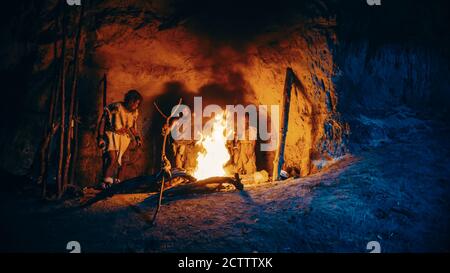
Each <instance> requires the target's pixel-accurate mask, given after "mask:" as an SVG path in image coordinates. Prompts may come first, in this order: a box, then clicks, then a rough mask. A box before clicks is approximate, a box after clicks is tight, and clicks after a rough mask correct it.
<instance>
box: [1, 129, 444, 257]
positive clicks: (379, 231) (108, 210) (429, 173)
mask: <svg viewBox="0 0 450 273" xmlns="http://www.w3.org/2000/svg"><path fill="white" fill-rule="evenodd" d="M421 128H422V129H419V130H414V132H412V133H409V134H402V135H403V136H404V137H398V138H396V140H395V141H391V142H388V143H385V144H384V145H379V146H377V147H376V148H367V149H365V150H361V152H358V154H357V155H353V156H347V157H345V158H344V159H343V160H341V161H340V162H338V163H337V164H335V165H333V166H332V167H330V168H329V169H328V170H324V171H323V172H322V173H319V174H316V175H313V176H310V177H307V178H301V179H297V180H291V181H283V182H278V183H270V184H265V185H259V186H253V187H247V188H246V189H245V191H242V192H239V191H231V192H217V193H208V194H181V195H173V196H170V197H168V198H166V199H164V201H163V207H162V210H161V212H160V215H159V218H158V222H157V225H156V226H152V225H151V224H150V221H151V218H152V215H153V212H154V209H155V204H156V200H155V199H154V198H153V195H154V194H153V193H134V194H130V193H128V194H116V195H114V196H112V197H110V198H105V199H103V200H100V201H98V202H96V203H94V204H92V205H90V206H88V207H85V208H83V209H73V208H72V209H71V208H68V207H71V206H75V205H79V201H80V200H71V201H66V202H64V203H62V204H48V203H42V201H39V200H38V199H36V198H33V197H30V196H29V194H28V193H26V192H22V193H20V194H11V193H5V192H3V193H2V194H1V202H2V205H1V219H2V223H1V238H0V239H1V241H2V243H1V244H0V250H1V251H18V252H34V251H39V252H67V250H66V244H67V242H69V241H78V242H80V244H81V248H82V251H83V252H368V250H366V245H367V243H368V242H369V241H378V242H380V244H381V251H382V252H423V251H433V252H436V251H447V252H448V251H449V250H450V239H449V227H450V221H449V213H448V212H449V211H450V210H449V208H450V205H449V200H448V196H449V193H450V187H449V185H450V184H449V178H448V174H449V173H450V165H449V164H448V162H447V160H448V157H449V154H450V148H449V144H448V141H447V140H446V138H445V137H444V136H445V135H447V133H448V131H445V132H444V131H441V129H438V128H434V127H429V126H424V127H421Z"/></svg>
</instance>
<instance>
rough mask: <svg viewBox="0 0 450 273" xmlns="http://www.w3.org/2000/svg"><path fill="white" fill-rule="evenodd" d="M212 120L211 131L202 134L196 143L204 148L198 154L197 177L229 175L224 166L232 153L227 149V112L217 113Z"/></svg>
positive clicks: (195, 173)
mask: <svg viewBox="0 0 450 273" xmlns="http://www.w3.org/2000/svg"><path fill="white" fill-rule="evenodd" d="M210 122H212V126H211V131H210V133H209V134H207V135H202V138H201V139H200V140H199V141H198V142H197V143H196V145H199V146H201V148H202V150H201V151H200V152H198V154H197V167H196V170H195V171H194V173H193V176H194V177H195V178H197V179H206V178H209V177H214V176H225V175H227V172H226V171H225V168H224V166H225V164H226V163H227V162H228V161H229V160H230V153H229V152H228V149H227V135H226V129H227V126H226V125H227V124H226V118H225V114H224V113H221V114H217V115H216V116H215V118H214V119H213V120H211V121H210ZM203 134H205V132H203Z"/></svg>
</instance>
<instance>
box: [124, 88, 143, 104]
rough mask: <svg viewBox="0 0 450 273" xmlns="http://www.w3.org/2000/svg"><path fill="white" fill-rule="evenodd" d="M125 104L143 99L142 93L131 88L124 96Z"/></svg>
mask: <svg viewBox="0 0 450 273" xmlns="http://www.w3.org/2000/svg"><path fill="white" fill-rule="evenodd" d="M124 101H125V104H130V103H133V102H136V101H140V102H142V101H143V98H142V95H141V94H140V93H139V91H137V90H134V89H133V90H130V91H128V92H127V93H126V94H125V98H124Z"/></svg>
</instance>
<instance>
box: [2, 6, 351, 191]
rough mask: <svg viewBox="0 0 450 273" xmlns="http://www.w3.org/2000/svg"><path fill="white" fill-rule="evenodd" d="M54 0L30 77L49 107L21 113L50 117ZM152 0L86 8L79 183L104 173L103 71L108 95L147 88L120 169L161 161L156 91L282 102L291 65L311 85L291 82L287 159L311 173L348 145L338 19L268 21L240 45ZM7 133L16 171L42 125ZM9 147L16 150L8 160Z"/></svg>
mask: <svg viewBox="0 0 450 273" xmlns="http://www.w3.org/2000/svg"><path fill="white" fill-rule="evenodd" d="M49 3H51V2H49ZM53 3H54V2H53ZM52 8H54V6H52V5H51V4H48V6H44V7H43V9H42V10H43V11H42V12H43V13H44V14H47V16H44V17H43V18H44V19H42V20H43V21H42V22H41V24H40V26H41V31H40V32H39V31H38V32H37V33H38V34H37V35H36V37H35V40H36V41H38V42H36V44H34V46H35V48H36V50H37V52H38V54H37V56H36V58H35V62H34V66H33V69H32V71H31V78H32V80H31V82H30V85H31V86H35V83H36V82H38V81H43V82H42V85H40V86H39V87H35V88H31V89H30V88H28V89H27V96H28V101H29V103H30V104H33V109H37V111H39V112H42V113H43V114H42V116H40V118H37V117H36V116H35V115H31V114H26V115H24V116H23V117H22V118H23V119H24V122H25V123H27V122H30V120H32V119H33V120H34V119H39V120H40V122H42V123H45V121H43V119H45V113H46V111H47V108H48V102H49V99H48V97H49V89H50V86H51V77H49V78H46V79H45V80H44V79H42V78H41V77H40V75H47V74H49V73H51V71H52V70H51V68H52V61H53V57H52V56H53V50H54V49H53V42H54V39H51V37H52V36H51V33H52V32H51V30H52V28H51V20H52V17H51V15H50V10H52ZM153 8H154V7H152V6H151V5H145V4H143V2H140V1H127V2H126V3H125V2H116V3H114V2H108V3H107V4H106V3H99V4H98V5H96V6H95V7H93V8H91V9H89V10H87V14H86V18H87V19H86V22H85V27H84V31H83V35H82V37H83V39H82V41H83V43H82V44H83V47H82V54H81V56H82V62H81V67H80V84H79V96H80V118H81V125H80V126H81V127H80V136H79V139H80V150H79V157H78V163H77V168H76V169H77V175H76V177H77V181H78V182H79V183H80V184H81V185H92V184H95V183H96V181H98V179H99V174H100V168H101V154H100V151H99V150H98V149H97V148H96V145H95V129H96V123H97V120H98V118H99V115H100V112H101V106H102V103H103V102H102V93H101V87H100V86H99V83H100V80H101V78H102V76H103V74H106V75H107V79H108V86H107V90H108V92H107V103H110V102H114V101H117V100H121V99H122V98H123V95H124V93H125V92H126V91H128V90H129V89H138V90H139V91H140V92H141V93H142V94H143V95H144V98H145V101H144V103H143V105H142V109H141V116H140V119H139V127H140V129H141V130H142V132H143V136H144V146H143V149H142V150H133V149H132V151H130V154H129V155H127V156H128V158H129V162H130V165H129V166H127V168H125V170H124V173H123V174H122V175H123V179H126V178H129V177H133V176H136V175H142V174H149V173H152V172H154V171H155V170H156V169H157V168H158V166H159V162H158V161H159V160H158V158H159V151H160V143H161V137H160V128H161V125H162V120H161V118H160V116H158V115H157V114H156V113H155V109H154V107H153V102H154V101H157V102H158V104H160V105H162V108H164V110H165V111H167V110H168V109H170V108H171V107H172V105H174V104H175V103H176V101H177V100H178V98H179V97H183V98H184V101H185V102H186V103H187V104H189V103H191V102H192V98H193V96H202V97H203V98H204V100H205V103H217V104H220V105H224V104H243V105H246V104H256V105H260V104H263V105H272V104H281V98H282V92H283V86H284V80H285V79H284V77H285V70H286V68H287V67H292V69H293V70H294V72H295V73H296V75H297V76H298V77H299V79H300V80H301V81H302V83H303V84H304V85H305V87H306V91H305V92H299V91H294V92H293V97H292V106H291V111H290V121H289V130H288V135H287V144H286V166H285V167H286V168H288V167H291V168H292V167H295V168H299V169H300V172H301V174H302V175H303V176H304V175H309V174H311V173H314V172H317V171H318V170H320V168H321V167H323V166H324V165H326V163H327V162H332V161H333V160H334V159H336V158H338V157H339V156H341V155H343V154H344V153H345V136H346V134H347V132H348V128H347V127H346V126H345V125H343V123H342V122H341V121H340V117H339V113H338V112H337V105H338V99H337V96H336V90H335V85H334V83H333V76H334V72H335V63H334V60H333V52H332V48H333V46H332V45H333V44H334V43H336V38H335V35H334V27H335V21H334V20H332V19H322V18H320V17H317V18H313V19H302V20H299V21H297V22H296V23H295V24H291V25H290V27H289V28H282V29H276V30H274V31H268V32H267V33H264V34H262V35H258V36H255V37H252V39H251V41H250V42H248V43H246V44H245V45H242V46H235V45H233V44H231V43H230V44H228V43H227V42H226V41H225V42H224V41H220V42H218V41H216V40H215V39H213V38H211V37H208V36H206V35H201V34H198V33H195V32H193V31H192V30H191V29H190V28H189V26H188V25H184V24H174V25H170V26H168V27H164V28H161V25H162V24H163V23H164V22H163V20H162V19H161V16H159V15H158V14H157V13H156V12H155V11H154V9H153ZM73 29H74V28H73V27H70V26H69V33H72V34H73V31H74V30H73ZM71 31H72V32H71ZM49 37H50V38H49ZM44 38H46V39H44ZM70 48H71V45H70V44H69V49H68V50H69V51H70ZM68 58H70V56H69V57H68ZM30 90H32V91H30ZM36 97H39V98H40V99H35V98H36ZM25 111H27V110H25ZM34 124H36V123H34ZM24 135H27V138H26V139H27V141H30V143H29V144H27V145H26V146H27V147H28V148H27V149H28V150H29V153H27V154H26V155H25V154H24V153H23V152H22V151H23V149H24V143H23V141H24V139H25V138H24ZM28 135H29V136H28ZM5 138H9V139H10V140H11V139H12V140H13V141H12V143H11V145H9V146H8V147H6V148H4V149H3V150H2V158H4V159H5V160H2V162H1V165H2V168H5V169H11V167H12V166H14V172H16V173H22V174H23V173H26V172H27V171H28V170H29V169H30V167H31V161H32V160H30V158H32V157H33V155H34V153H35V152H36V150H37V147H38V143H39V139H40V138H41V133H40V132H38V131H36V130H34V128H33V127H26V126H19V127H18V128H17V130H16V131H13V132H11V134H10V135H8V136H5ZM31 140H32V141H31ZM257 146H258V145H257ZM258 148H259V147H257V149H258ZM6 154H20V156H18V157H15V159H14V160H13V161H12V160H11V161H10V160H8V157H6V156H5V155H6ZM256 160H257V162H256V165H257V166H256V167H257V169H258V170H261V169H266V170H268V171H269V173H270V168H271V164H272V160H273V153H261V154H259V155H257V159H256Z"/></svg>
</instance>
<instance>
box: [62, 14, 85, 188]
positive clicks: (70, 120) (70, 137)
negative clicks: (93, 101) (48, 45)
mask: <svg viewBox="0 0 450 273" xmlns="http://www.w3.org/2000/svg"><path fill="white" fill-rule="evenodd" d="M83 11H84V5H82V6H81V10H80V15H79V16H80V17H79V19H78V30H77V34H76V37H75V45H74V48H73V74H72V86H71V94H70V107H69V114H68V115H69V118H68V123H69V124H68V128H67V135H66V163H65V167H64V178H63V187H62V188H63V191H65V190H66V187H67V184H68V179H69V168H70V163H71V159H72V151H71V150H72V142H73V139H74V138H73V130H74V127H75V121H74V118H73V117H74V115H73V112H74V108H75V101H76V96H77V79H78V55H79V51H80V40H81V31H82V28H83Z"/></svg>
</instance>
